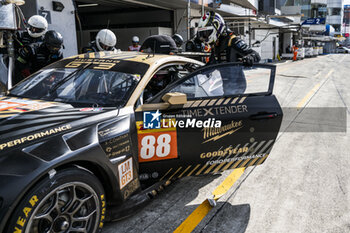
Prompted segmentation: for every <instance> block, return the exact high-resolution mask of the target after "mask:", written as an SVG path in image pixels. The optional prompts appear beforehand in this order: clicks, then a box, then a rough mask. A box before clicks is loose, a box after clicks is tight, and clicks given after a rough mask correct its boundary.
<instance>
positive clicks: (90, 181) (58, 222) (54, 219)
mask: <svg viewBox="0 0 350 233" xmlns="http://www.w3.org/2000/svg"><path fill="white" fill-rule="evenodd" d="M105 213H106V201H105V194H104V190H103V187H102V185H101V183H100V181H99V180H98V179H97V178H96V177H95V176H94V175H93V174H91V173H90V172H88V171H85V170H83V169H79V168H69V169H64V170H61V171H58V172H57V174H56V175H54V176H53V177H52V178H51V179H50V178H49V177H47V178H45V179H43V180H42V181H40V182H39V183H38V184H37V185H35V186H34V187H33V188H32V189H31V190H30V191H29V192H27V194H26V195H25V196H24V198H23V199H22V201H21V202H20V204H19V205H18V206H17V208H16V210H15V212H14V213H13V214H12V217H11V218H10V220H9V222H8V223H9V224H8V228H7V232H8V233H10V232H11V233H13V232H23V233H44V232H45V233H46V232H52V233H56V232H67V233H69V232H86V233H95V232H100V231H101V230H102V227H103V222H104V219H105Z"/></svg>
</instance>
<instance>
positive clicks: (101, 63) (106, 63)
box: [66, 58, 120, 70]
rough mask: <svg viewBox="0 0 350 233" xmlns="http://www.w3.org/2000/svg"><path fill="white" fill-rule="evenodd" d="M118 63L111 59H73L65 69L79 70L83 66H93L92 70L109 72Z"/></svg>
mask: <svg viewBox="0 0 350 233" xmlns="http://www.w3.org/2000/svg"><path fill="white" fill-rule="evenodd" d="M119 62H120V61H118V60H113V59H108V60H107V59H79V58H78V59H75V60H74V61H71V62H70V63H68V64H67V65H66V68H79V67H81V66H83V65H85V64H90V63H92V64H94V66H93V67H92V68H93V69H98V70H110V69H112V68H113V67H114V66H115V65H116V64H117V63H119Z"/></svg>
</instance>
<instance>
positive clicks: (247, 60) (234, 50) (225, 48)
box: [209, 32, 261, 66]
mask: <svg viewBox="0 0 350 233" xmlns="http://www.w3.org/2000/svg"><path fill="white" fill-rule="evenodd" d="M240 59H241V60H242V61H243V63H244V64H245V65H249V66H251V65H253V63H257V62H259V61H260V60H261V58H260V55H259V53H257V52H256V51H254V50H253V49H251V48H249V46H248V45H247V44H246V43H245V42H244V40H242V39H240V38H239V37H237V36H235V35H234V34H233V32H230V33H228V34H226V35H222V36H220V37H219V39H218V40H217V41H216V43H215V46H214V48H213V49H212V54H211V57H210V60H209V64H215V63H220V62H222V61H226V62H238V61H240Z"/></svg>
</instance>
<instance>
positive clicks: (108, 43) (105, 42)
mask: <svg viewBox="0 0 350 233" xmlns="http://www.w3.org/2000/svg"><path fill="white" fill-rule="evenodd" d="M116 44H117V37H116V36H115V34H114V33H113V32H112V31H111V30H108V29H102V30H101V31H99V32H98V33H97V36H96V46H97V48H98V49H99V50H100V51H109V50H113V49H114V46H115V45H116Z"/></svg>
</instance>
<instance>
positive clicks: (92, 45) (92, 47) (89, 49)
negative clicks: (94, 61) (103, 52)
mask: <svg viewBox="0 0 350 233" xmlns="http://www.w3.org/2000/svg"><path fill="white" fill-rule="evenodd" d="M99 51H100V50H99V49H98V48H97V46H96V41H91V42H90V43H89V46H87V47H84V48H83V51H82V52H83V53H94V52H99Z"/></svg>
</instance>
